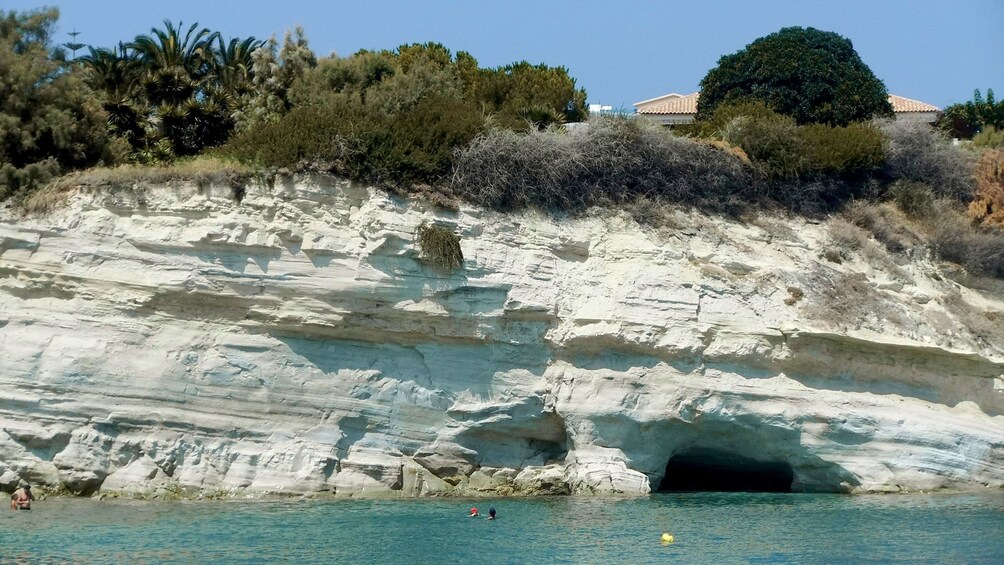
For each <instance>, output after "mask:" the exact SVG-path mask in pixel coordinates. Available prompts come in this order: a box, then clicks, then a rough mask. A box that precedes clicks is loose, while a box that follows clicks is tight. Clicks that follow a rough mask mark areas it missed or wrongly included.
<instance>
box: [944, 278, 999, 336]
mask: <svg viewBox="0 0 1004 565" xmlns="http://www.w3.org/2000/svg"><path fill="white" fill-rule="evenodd" d="M941 302H942V304H944V306H945V310H947V311H948V312H949V313H951V315H952V316H954V317H955V318H956V320H958V321H959V322H960V325H961V326H962V327H964V328H965V329H966V330H967V331H968V332H969V333H971V334H972V335H973V337H975V338H976V340H977V341H979V342H980V343H982V344H984V345H997V346H998V347H999V346H1000V345H1001V344H1004V320H1002V319H1001V317H1000V314H999V313H998V312H993V311H990V310H981V309H979V308H977V307H976V306H973V305H972V304H970V303H968V302H966V300H965V298H963V297H962V294H961V293H959V291H957V290H953V291H951V292H948V293H947V294H945V295H944V296H943V297H942V298H941Z"/></svg>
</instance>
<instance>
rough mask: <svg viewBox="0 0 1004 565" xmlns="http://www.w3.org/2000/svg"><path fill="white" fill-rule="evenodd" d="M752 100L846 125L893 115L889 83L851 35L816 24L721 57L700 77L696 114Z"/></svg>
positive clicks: (806, 118)
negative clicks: (863, 56)
mask: <svg viewBox="0 0 1004 565" xmlns="http://www.w3.org/2000/svg"><path fill="white" fill-rule="evenodd" d="M750 100H760V101H763V102H764V103H765V104H767V105H768V106H769V107H770V108H771V109H773V110H775V111H777V112H779V113H781V114H786V115H789V116H791V117H793V118H795V120H796V121H797V122H798V123H800V124H806V123H824V124H831V125H847V124H849V123H851V122H855V121H860V120H866V119H869V118H871V117H873V116H891V115H892V106H890V104H889V100H888V93H887V92H886V89H885V85H884V84H882V81H880V80H879V79H878V78H876V77H875V75H874V74H873V73H872V71H871V69H869V68H868V66H867V65H865V63H864V62H863V61H862V60H861V57H859V56H858V54H857V52H856V51H854V46H853V45H852V44H851V42H850V40H849V39H847V38H844V37H842V36H840V35H838V34H836V33H833V32H828V31H821V30H818V29H814V28H811V27H810V28H801V27H787V28H784V29H782V30H780V31H778V32H776V33H772V34H770V35H768V36H765V37H761V38H760V39H757V40H756V41H754V42H753V43H750V44H749V45H747V46H746V47H745V48H744V49H742V50H740V51H738V52H736V53H733V54H731V55H725V56H724V57H722V58H721V59H720V60H719V61H718V66H717V67H715V68H713V69H711V70H710V71H709V72H708V74H707V75H706V76H705V77H704V79H703V80H702V81H701V96H700V98H699V100H698V104H697V119H699V120H701V119H706V118H708V117H710V116H711V115H712V114H713V113H714V111H715V108H717V107H718V106H720V105H722V104H731V103H736V102H740V101H750Z"/></svg>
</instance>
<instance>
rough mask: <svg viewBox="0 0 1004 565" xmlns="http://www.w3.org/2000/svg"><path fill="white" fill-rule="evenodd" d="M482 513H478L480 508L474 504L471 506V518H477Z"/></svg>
mask: <svg viewBox="0 0 1004 565" xmlns="http://www.w3.org/2000/svg"><path fill="white" fill-rule="evenodd" d="M480 515H481V514H478V509H477V508H476V507H474V506H471V518H477V517H478V516H480Z"/></svg>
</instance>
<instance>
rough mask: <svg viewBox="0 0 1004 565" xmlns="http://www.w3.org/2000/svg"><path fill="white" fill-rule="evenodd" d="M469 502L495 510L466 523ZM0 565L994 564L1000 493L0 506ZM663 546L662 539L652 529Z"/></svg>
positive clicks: (1003, 528)
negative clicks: (667, 538)
mask: <svg viewBox="0 0 1004 565" xmlns="http://www.w3.org/2000/svg"><path fill="white" fill-rule="evenodd" d="M472 505H475V506H477V507H478V508H479V509H480V510H481V511H482V512H484V513H485V514H487V510H488V508H489V506H494V507H495V508H496V509H497V511H498V515H499V519H498V520H496V521H494V522H492V521H488V520H485V519H484V518H481V519H478V518H468V517H467V512H468V510H469V508H470V507H471V506H472ZM0 515H2V516H3V518H2V519H0V526H2V531H3V532H4V534H5V535H4V538H5V539H4V540H3V543H2V544H0V562H25V563H46V562H68V563H282V562H290V563H489V564H498V563H631V564H641V563H663V562H680V563H863V562H889V561H907V562H932V563H1004V493H1000V492H995V493H990V494H935V495H885V496H841V495H809V494H750V493H682V494H658V495H652V496H649V497H643V498H627V499H620V498H617V499H611V498H591V497H590V498H573V497H561V498H537V499H491V500H487V499H486V500H466V499H421V500H315V501H304V500H281V501H198V502H142V501H124V500H103V501H98V500H92V499H71V498H61V499H49V500H45V501H40V502H37V503H36V505H35V509H34V510H32V511H31V512H11V511H4V512H3V513H2V514H0ZM664 531H665V532H671V533H672V534H673V535H674V536H675V538H676V543H674V544H673V545H670V546H663V545H661V544H660V542H659V539H660V536H661V534H662V533H663V532H664Z"/></svg>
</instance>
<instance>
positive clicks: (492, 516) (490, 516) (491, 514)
mask: <svg viewBox="0 0 1004 565" xmlns="http://www.w3.org/2000/svg"><path fill="white" fill-rule="evenodd" d="M488 519H489V520H494V519H495V508H494V507H493V508H489V509H488Z"/></svg>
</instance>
